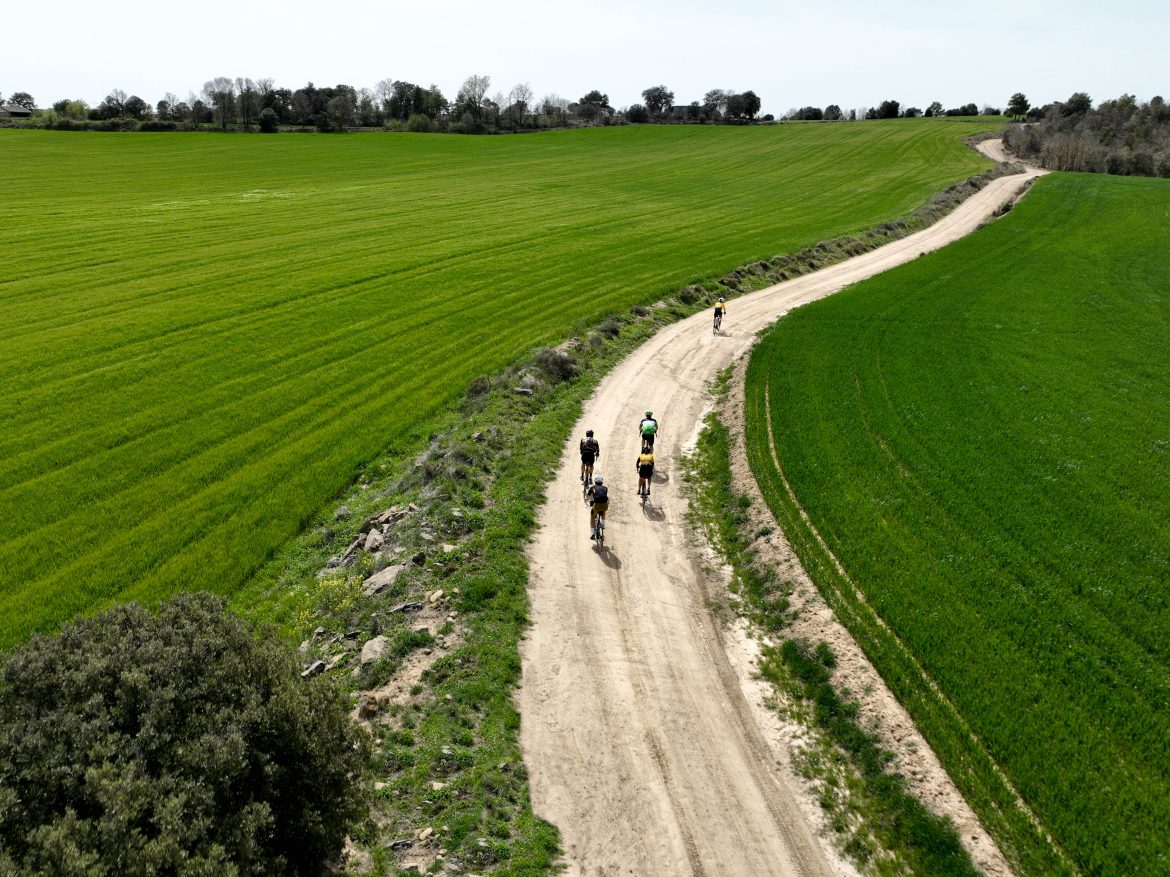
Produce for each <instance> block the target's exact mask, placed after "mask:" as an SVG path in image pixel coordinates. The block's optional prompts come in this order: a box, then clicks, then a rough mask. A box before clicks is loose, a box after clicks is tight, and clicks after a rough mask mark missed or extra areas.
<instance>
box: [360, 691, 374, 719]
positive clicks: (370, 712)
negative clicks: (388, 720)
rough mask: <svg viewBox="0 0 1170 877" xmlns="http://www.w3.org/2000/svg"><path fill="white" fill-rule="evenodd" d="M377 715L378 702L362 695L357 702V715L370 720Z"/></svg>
mask: <svg viewBox="0 0 1170 877" xmlns="http://www.w3.org/2000/svg"><path fill="white" fill-rule="evenodd" d="M377 714H378V701H377V699H376V698H374V697H371V696H370V695H368V694H363V695H362V697H361V700H359V701H358V715H359V716H361V717H362V718H363V719H372V718H373V717H374V716H376V715H377Z"/></svg>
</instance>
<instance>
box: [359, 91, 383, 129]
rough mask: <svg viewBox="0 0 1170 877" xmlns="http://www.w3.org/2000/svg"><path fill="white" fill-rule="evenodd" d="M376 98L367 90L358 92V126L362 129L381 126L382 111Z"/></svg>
mask: <svg viewBox="0 0 1170 877" xmlns="http://www.w3.org/2000/svg"><path fill="white" fill-rule="evenodd" d="M379 103H380V102H379V101H378V99H377V96H376V95H375V94H374V92H372V91H371V90H370V89H368V88H363V89H361V90H360V91H359V92H358V109H357V115H358V124H359V125H361V126H362V127H363V128H375V127H378V126H380V125H381V124H382V120H383V116H382V110H381V109H380V106H379Z"/></svg>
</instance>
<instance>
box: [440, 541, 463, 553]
mask: <svg viewBox="0 0 1170 877" xmlns="http://www.w3.org/2000/svg"><path fill="white" fill-rule="evenodd" d="M439 550H440V551H442V552H443V553H444V554H450V553H451V552H453V551H458V550H459V546H458V545H452V544H451V543H450V542H444V543H443V544H442V545H440V546H439Z"/></svg>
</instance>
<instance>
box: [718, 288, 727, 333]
mask: <svg viewBox="0 0 1170 877" xmlns="http://www.w3.org/2000/svg"><path fill="white" fill-rule="evenodd" d="M726 313H727V302H725V301H724V300H723V296H719V301H717V302H715V331H716V332H718V331H719V327H720V325H722V323H723V315H724V314H726Z"/></svg>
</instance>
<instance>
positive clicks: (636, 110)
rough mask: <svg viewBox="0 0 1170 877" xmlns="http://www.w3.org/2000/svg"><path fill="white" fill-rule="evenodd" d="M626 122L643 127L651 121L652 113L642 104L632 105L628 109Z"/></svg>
mask: <svg viewBox="0 0 1170 877" xmlns="http://www.w3.org/2000/svg"><path fill="white" fill-rule="evenodd" d="M626 121H627V122H632V123H633V124H635V125H641V124H643V123H645V122H649V121H650V113H649V111H647V109H646V107H644V106H643V105H642V104H630V105H629V106H628V107H627V108H626Z"/></svg>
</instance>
